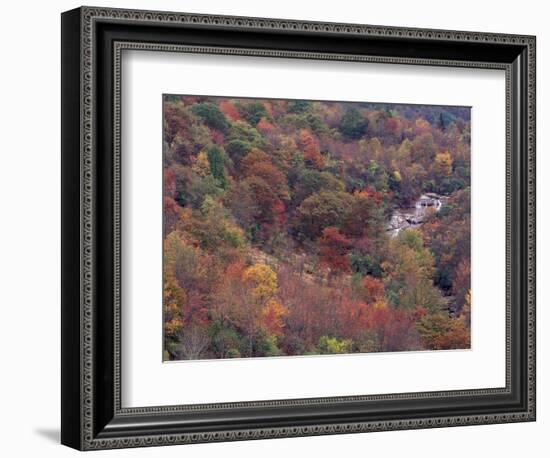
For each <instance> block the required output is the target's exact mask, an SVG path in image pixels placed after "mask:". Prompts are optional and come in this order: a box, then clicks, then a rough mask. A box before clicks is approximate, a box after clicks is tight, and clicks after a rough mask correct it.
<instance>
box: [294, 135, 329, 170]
mask: <svg viewBox="0 0 550 458" xmlns="http://www.w3.org/2000/svg"><path fill="white" fill-rule="evenodd" d="M299 144H300V147H301V148H302V150H303V152H304V159H305V161H306V163H309V164H310V165H312V166H313V167H315V168H317V169H322V168H323V167H324V166H325V157H324V156H323V155H322V154H321V152H320V151H319V140H317V138H316V137H315V136H314V135H313V134H312V133H311V132H310V131H309V130H307V129H302V130H301V131H300V138H299Z"/></svg>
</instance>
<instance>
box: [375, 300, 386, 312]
mask: <svg viewBox="0 0 550 458" xmlns="http://www.w3.org/2000/svg"><path fill="white" fill-rule="evenodd" d="M372 307H373V308H374V309H375V310H377V309H387V308H388V303H387V302H386V300H385V299H379V300H377V301H376V302H375V303H374V304H373V305H372Z"/></svg>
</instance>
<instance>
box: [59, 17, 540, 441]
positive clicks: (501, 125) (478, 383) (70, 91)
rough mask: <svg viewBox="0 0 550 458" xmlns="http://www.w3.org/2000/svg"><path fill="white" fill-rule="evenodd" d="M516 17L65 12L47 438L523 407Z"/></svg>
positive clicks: (527, 47) (413, 424)
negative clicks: (54, 342) (429, 23)
mask: <svg viewBox="0 0 550 458" xmlns="http://www.w3.org/2000/svg"><path fill="white" fill-rule="evenodd" d="M535 112H536V110H535V37H532V36H519V35H503V34H491V33H479V32H457V31H443V30H424V29H410V28H399V27H382V26H372V25H357V24H335V23H315V22H301V21H294V20H281V19H261V18H248V17H225V16H203V15H196V14H185V13H167V12H151V11H133V10H122V9H105V8H95V7H82V8H78V9H75V10H72V11H68V12H65V13H63V15H62V434H61V441H62V443H63V444H65V445H67V446H70V447H73V448H76V449H80V450H93V449H107V448H122V447H140V446H153V445H169V444H185V443H197V442H212V441H230V440H247V439H260V438H276V437H289V436H309V435H319V434H337V433H353V432H369V431H387V430H401V429H413V428H429V427H443V426H460V425H476V424H488V423H505V422H517V421H534V420H535V410H536V409H535Z"/></svg>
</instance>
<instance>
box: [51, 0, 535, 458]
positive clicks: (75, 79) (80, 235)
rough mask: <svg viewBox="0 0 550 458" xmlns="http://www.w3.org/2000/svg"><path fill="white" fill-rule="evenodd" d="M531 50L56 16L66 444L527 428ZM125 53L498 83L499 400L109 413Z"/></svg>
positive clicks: (400, 399)
mask: <svg viewBox="0 0 550 458" xmlns="http://www.w3.org/2000/svg"><path fill="white" fill-rule="evenodd" d="M535 47H536V40H535V37H533V36H523V35H521V36H520V35H504V34H492V33H479V32H457V31H443V30H425V29H411V28H399V27H381V26H370V25H356V24H335V23H316V22H305V21H295V20H281V19H261V18H248V17H226V16H205V15H197V14H184V13H167V12H152V11H133V10H122V9H109V8H95V7H81V8H78V9H74V10H71V11H68V12H65V13H63V14H62V374H61V375H62V387H61V392H62V402H61V410H62V431H61V442H62V443H63V444H65V445H67V446H70V447H73V448H76V449H79V450H91V449H106V448H121V447H138V446H152V445H168V444H183V443H197V442H211V441H229V440H245V439H263V438H275V437H290V436H308V435H319V434H337V433H352V432H367V431H385V430H399V429H412V428H429V427H443V426H458V425H476V424H489V423H505V422H517V421H534V420H535ZM123 49H149V50H153V51H154V50H159V51H162V50H168V51H174V52H181V51H185V52H213V53H218V54H229V55H232V54H234V55H262V56H271V57H273V58H277V57H299V58H305V59H328V60H330V59H336V60H354V61H370V62H387V63H409V64H418V65H441V66H448V67H473V68H499V69H503V70H505V71H506V98H507V103H506V107H507V108H506V110H507V113H506V118H507V139H506V149H507V153H506V155H507V172H506V173H507V180H506V181H507V185H506V195H507V214H506V225H507V227H506V251H507V253H506V283H507V291H506V302H507V362H506V367H507V383H506V387H505V388H495V389H479V390H467V391H452V392H420V393H406V394H395V395H365V396H354V397H337V398H312V399H300V400H266V401H262V402H250V403H247V402H241V403H234V404H227V403H226V404H208V405H207V404H199V405H194V406H191V407H190V406H166V407H144V408H122V407H121V402H120V390H121V384H120V375H121V374H120V371H121V369H120V325H121V323H120V311H119V306H120V269H121V266H120V182H119V180H120V159H119V139H118V132H117V128H118V126H119V123H120V110H119V108H120V107H119V98H120V72H119V70H120V53H121V51H122V50H123Z"/></svg>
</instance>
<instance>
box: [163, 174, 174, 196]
mask: <svg viewBox="0 0 550 458" xmlns="http://www.w3.org/2000/svg"><path fill="white" fill-rule="evenodd" d="M163 193H164V195H165V196H166V197H171V198H174V197H175V194H176V175H175V174H174V171H173V170H172V169H164V183H163Z"/></svg>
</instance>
